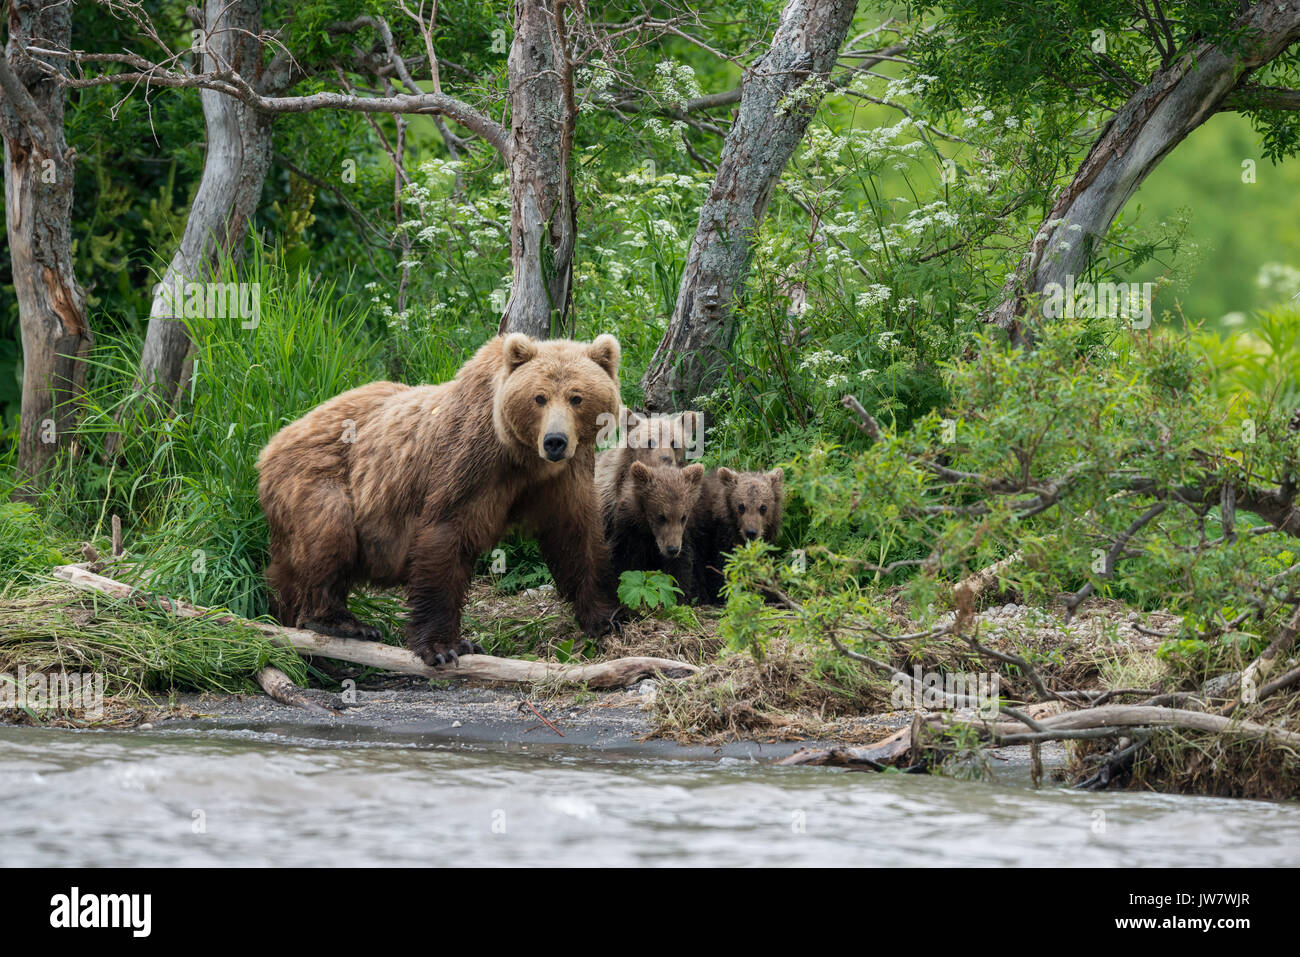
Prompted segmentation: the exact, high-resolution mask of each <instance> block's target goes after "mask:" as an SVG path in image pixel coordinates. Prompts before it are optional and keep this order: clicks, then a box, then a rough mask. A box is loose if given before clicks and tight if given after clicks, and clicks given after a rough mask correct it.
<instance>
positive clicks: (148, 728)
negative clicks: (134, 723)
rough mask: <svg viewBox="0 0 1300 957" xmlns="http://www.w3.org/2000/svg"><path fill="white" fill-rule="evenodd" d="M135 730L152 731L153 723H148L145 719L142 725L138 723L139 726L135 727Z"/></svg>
mask: <svg viewBox="0 0 1300 957" xmlns="http://www.w3.org/2000/svg"><path fill="white" fill-rule="evenodd" d="M136 730H137V731H152V730H153V725H152V724H150V723H149V722H148V721H146V722H145V723H144V724H142V725H140V726H139V727H137V728H136Z"/></svg>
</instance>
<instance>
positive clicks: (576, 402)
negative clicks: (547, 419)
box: [569, 395, 582, 405]
mask: <svg viewBox="0 0 1300 957" xmlns="http://www.w3.org/2000/svg"><path fill="white" fill-rule="evenodd" d="M569 405H582V396H580V395H575V396H574V397H573V398H572V399H570V400H569Z"/></svg>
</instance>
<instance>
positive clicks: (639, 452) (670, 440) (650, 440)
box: [627, 412, 703, 465]
mask: <svg viewBox="0 0 1300 957" xmlns="http://www.w3.org/2000/svg"><path fill="white" fill-rule="evenodd" d="M702 426H703V422H702V419H701V416H700V413H698V412H679V413H677V414H676V415H640V414H638V413H635V412H633V413H630V414H629V415H628V420H627V446H628V449H630V450H631V453H632V461H634V462H644V463H645V464H646V465H685V464H686V450H687V449H689V448H692V447H695V446H696V444H697V443H698V441H699V430H700V428H701V427H702Z"/></svg>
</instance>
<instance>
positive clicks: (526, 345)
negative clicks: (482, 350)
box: [501, 332, 537, 373]
mask: <svg viewBox="0 0 1300 957" xmlns="http://www.w3.org/2000/svg"><path fill="white" fill-rule="evenodd" d="M535 355H537V343H536V342H534V341H533V340H532V339H531V338H529V337H528V336H526V335H524V334H523V333H522V332H512V333H510V335H508V336H506V341H505V342H504V343H502V345H501V356H502V358H503V359H504V360H505V364H506V372H507V373H509V372H514V371H515V370H516V369H518V368H519V367H520V366H521V365H523V364H524V363H525V362H527V361H528V360H529V359H531V358H533V357H534V356H535Z"/></svg>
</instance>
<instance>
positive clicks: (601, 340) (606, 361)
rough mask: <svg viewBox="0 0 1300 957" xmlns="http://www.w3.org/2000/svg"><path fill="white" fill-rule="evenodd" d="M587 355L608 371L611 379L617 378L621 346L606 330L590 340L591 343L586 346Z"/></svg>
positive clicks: (621, 354) (621, 351)
mask: <svg viewBox="0 0 1300 957" xmlns="http://www.w3.org/2000/svg"><path fill="white" fill-rule="evenodd" d="M587 355H588V356H589V357H590V358H591V361H592V362H594V363H596V365H598V366H600V367H601V368H602V369H604V370H605V371H606V372H608V373H609V377H610V378H611V379H617V378H618V362H619V360H620V359H621V358H623V347H622V346H620V345H619V344H618V340H617V339H615V338H614V337H613V336H611V335H610V334H609V333H608V332H606V333H605V334H604V335H599V336H597V337H596V338H595V339H594V340H592V343H591V345H589V346H587Z"/></svg>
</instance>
